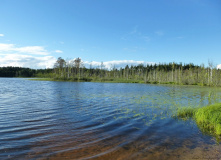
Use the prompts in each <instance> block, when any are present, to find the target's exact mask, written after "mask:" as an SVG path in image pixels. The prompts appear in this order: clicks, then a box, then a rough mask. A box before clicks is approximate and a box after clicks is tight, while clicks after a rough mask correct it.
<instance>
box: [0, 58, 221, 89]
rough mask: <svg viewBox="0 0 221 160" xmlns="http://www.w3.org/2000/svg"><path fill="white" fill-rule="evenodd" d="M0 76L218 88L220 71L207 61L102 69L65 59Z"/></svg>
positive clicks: (5, 71)
mask: <svg viewBox="0 0 221 160" xmlns="http://www.w3.org/2000/svg"><path fill="white" fill-rule="evenodd" d="M0 77H42V78H43V77H45V78H52V79H54V80H64V81H100V82H104V81H109V82H126V83H154V84H168V83H169V84H184V85H202V86H221V70H220V69H217V68H216V67H214V65H213V64H212V63H211V62H209V65H208V67H205V66H204V65H201V66H198V65H194V64H192V63H190V64H182V63H168V64H154V65H151V64H150V65H143V64H140V65H137V66H133V65H131V66H128V65H127V66H125V67H123V68H116V67H113V68H111V69H107V68H105V66H104V64H103V63H102V62H101V64H100V65H99V66H96V67H94V66H92V65H90V67H89V68H86V67H85V66H84V64H83V62H82V60H81V59H80V58H76V59H74V60H66V61H65V60H64V59H63V58H61V57H59V58H58V59H57V61H56V63H55V64H54V68H53V69H37V70H36V69H30V68H21V67H0Z"/></svg>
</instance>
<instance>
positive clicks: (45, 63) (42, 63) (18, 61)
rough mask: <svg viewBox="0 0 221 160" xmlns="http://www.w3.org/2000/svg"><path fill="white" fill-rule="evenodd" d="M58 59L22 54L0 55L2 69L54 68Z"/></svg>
mask: <svg viewBox="0 0 221 160" xmlns="http://www.w3.org/2000/svg"><path fill="white" fill-rule="evenodd" d="M55 62H56V58H55V57H53V56H43V57H34V56H31V55H21V54H0V67H6V66H17V67H28V68H33V69H40V68H42V69H44V68H52V67H53V66H54V63H55Z"/></svg>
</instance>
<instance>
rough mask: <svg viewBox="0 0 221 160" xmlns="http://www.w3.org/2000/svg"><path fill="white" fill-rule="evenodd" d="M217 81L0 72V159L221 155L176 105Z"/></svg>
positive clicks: (196, 100) (211, 96)
mask: <svg viewBox="0 0 221 160" xmlns="http://www.w3.org/2000/svg"><path fill="white" fill-rule="evenodd" d="M220 93H221V90H220V89H218V88H207V87H196V86H171V85H148V84H123V83H119V84H117V83H86V82H85V83H83V82H81V83H77V82H48V81H30V80H27V79H15V78H0V159H221V149H220V148H221V146H220V144H219V143H220V142H219V141H218V140H216V138H215V137H213V136H212V135H208V134H205V133H202V132H201V131H200V130H199V129H198V127H197V125H196V124H195V123H194V121H191V120H187V121H182V120H178V119H176V118H173V115H175V114H176V111H177V109H178V108H180V107H188V106H191V107H198V106H205V105H208V104H212V103H215V102H219V101H220V99H221V98H220Z"/></svg>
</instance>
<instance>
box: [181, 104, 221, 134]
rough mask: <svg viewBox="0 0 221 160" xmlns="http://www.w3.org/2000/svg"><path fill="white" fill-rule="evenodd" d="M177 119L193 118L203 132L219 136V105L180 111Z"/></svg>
mask: <svg viewBox="0 0 221 160" xmlns="http://www.w3.org/2000/svg"><path fill="white" fill-rule="evenodd" d="M177 117H178V118H182V119H187V118H193V119H194V120H195V121H196V123H197V125H198V126H199V128H201V130H203V131H204V132H209V133H212V134H215V135H218V136H221V103H216V104H213V105H209V106H206V107H202V108H186V109H180V110H179V111H178V112H177Z"/></svg>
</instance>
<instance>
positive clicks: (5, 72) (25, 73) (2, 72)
mask: <svg viewBox="0 0 221 160" xmlns="http://www.w3.org/2000/svg"><path fill="white" fill-rule="evenodd" d="M52 72H53V69H30V68H23V67H12V66H9V67H0V77H45V76H47V77H48V76H49V75H50V74H51V73H52Z"/></svg>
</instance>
